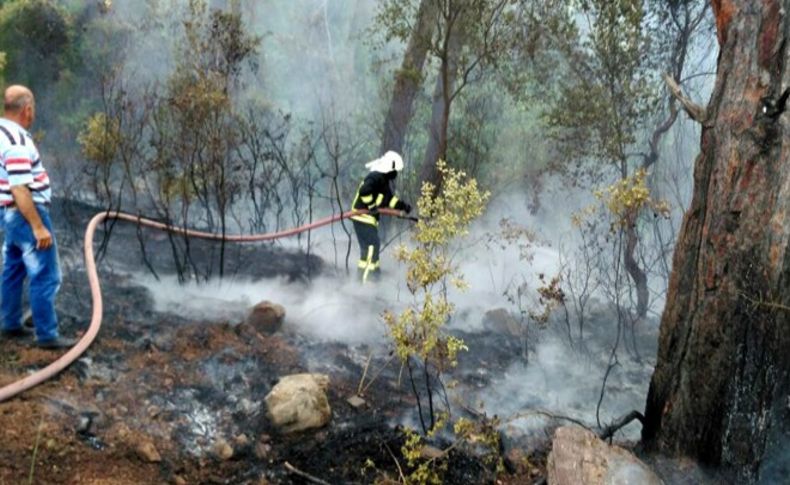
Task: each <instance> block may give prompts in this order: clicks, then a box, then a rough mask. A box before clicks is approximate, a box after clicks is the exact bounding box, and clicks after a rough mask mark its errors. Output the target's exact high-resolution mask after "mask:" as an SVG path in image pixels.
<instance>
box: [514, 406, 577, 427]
mask: <svg viewBox="0 0 790 485" xmlns="http://www.w3.org/2000/svg"><path fill="white" fill-rule="evenodd" d="M532 416H543V417H546V418H550V419H554V420H558V421H568V422H570V423H573V424H576V425H578V426H581V427H582V428H584V429H586V430H590V431H592V429H591V428H590V427H589V426H587V425H586V424H584V423H583V422H582V421H580V420H578V419H575V418H571V417H569V416H563V415H561V414H554V413H551V412H549V411H544V410H542V409H534V410H530V411H524V412H521V413H518V414H514V415H512V416H510V417H509V418H507V419H506V420H505V422H506V423H510V422H512V421H515V420H517V419H522V418H529V417H532Z"/></svg>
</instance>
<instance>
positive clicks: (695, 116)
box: [664, 73, 707, 125]
mask: <svg viewBox="0 0 790 485" xmlns="http://www.w3.org/2000/svg"><path fill="white" fill-rule="evenodd" d="M664 82H665V83H667V87H668V88H669V91H670V93H672V96H673V97H674V98H675V99H677V100H678V101H679V102H680V104H681V105H683V109H684V110H685V111H686V113H688V115H689V117H690V118H691V119H692V120H694V121H696V122H698V123H701V124H703V125H704V124H705V120H706V119H707V112H706V110H705V108H703V107H702V106H700V105H698V104H697V103H695V102H693V101H691V100H690V99H689V98H687V97H686V96H685V95H684V94H683V91H682V90H681V89H680V86H679V85H678V83H677V82H676V81H675V80H674V79H672V77H671V76H670V75H669V74H667V73H664Z"/></svg>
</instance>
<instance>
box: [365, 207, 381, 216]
mask: <svg viewBox="0 0 790 485" xmlns="http://www.w3.org/2000/svg"><path fill="white" fill-rule="evenodd" d="M368 214H370V215H372V216H377V215H379V208H378V207H373V208H371V209H368Z"/></svg>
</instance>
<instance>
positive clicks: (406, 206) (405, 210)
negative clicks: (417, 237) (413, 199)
mask: <svg viewBox="0 0 790 485" xmlns="http://www.w3.org/2000/svg"><path fill="white" fill-rule="evenodd" d="M403 212H405V213H406V214H408V213H410V212H411V206H410V205H409V204H408V202H404V203H403Z"/></svg>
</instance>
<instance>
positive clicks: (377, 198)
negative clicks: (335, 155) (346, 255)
mask: <svg viewBox="0 0 790 485" xmlns="http://www.w3.org/2000/svg"><path fill="white" fill-rule="evenodd" d="M365 167H366V168H367V169H368V170H370V173H368V174H367V176H365V180H363V181H362V183H361V184H359V189H357V195H356V196H355V197H354V202H353V204H351V208H352V209H354V210H367V211H368V213H367V214H359V215H356V216H352V217H351V220H352V221H353V224H354V232H356V233H357V239H358V240H359V253H360V256H359V263H358V265H357V267H358V268H359V273H360V277H361V279H362V282H363V283H366V282H367V280H368V278H369V277H370V276H371V275H377V274H378V270H379V248H380V244H381V243H380V241H379V213H378V209H379V208H381V207H387V208H390V209H395V210H400V211H403V212H405V213H406V214H408V213H409V212H411V206H410V205H409V204H408V203H406V202H404V201H402V200H400V199H399V198H398V197H396V196H395V195H393V193H392V187H391V186H390V183H391V182H392V181H393V180H395V177H397V176H398V172H400V171H401V170H403V158H401V156H400V155H398V154H397V153H396V152H393V151H389V152H387V153H385V154H384V155H383V156H382V157H381V158H378V159H376V160H373V161H372V162H368V163H366V164H365Z"/></svg>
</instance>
